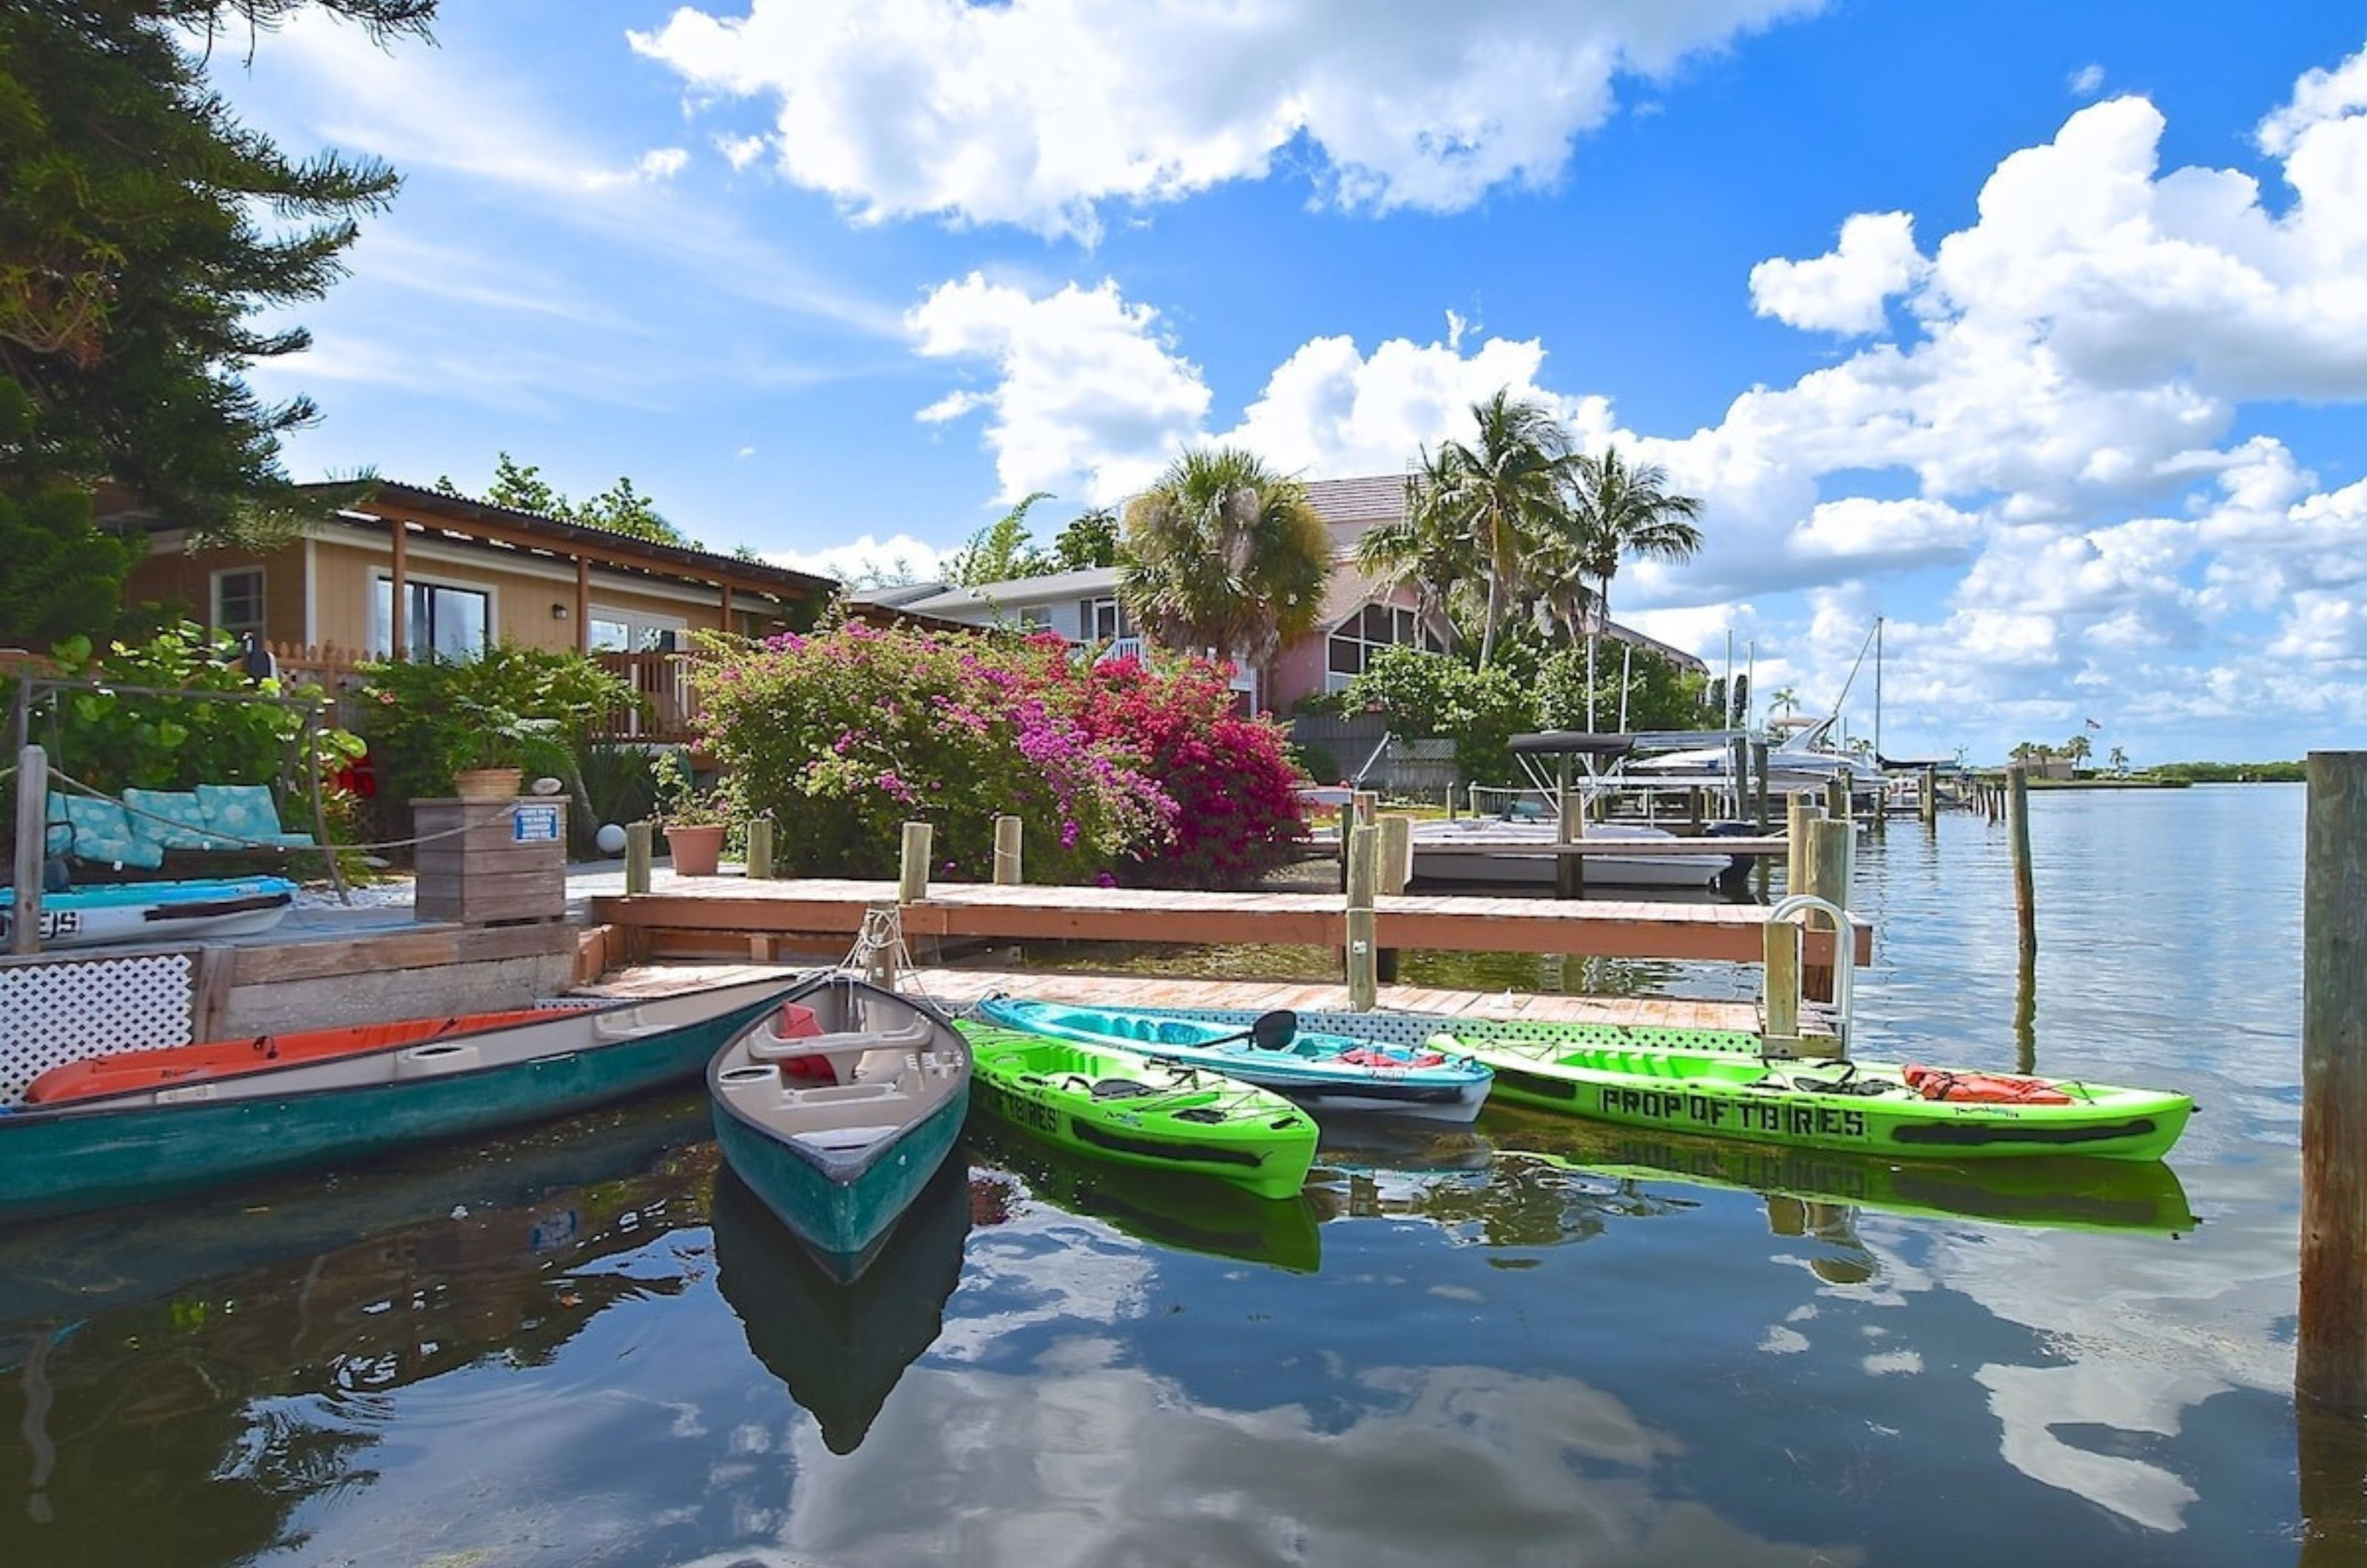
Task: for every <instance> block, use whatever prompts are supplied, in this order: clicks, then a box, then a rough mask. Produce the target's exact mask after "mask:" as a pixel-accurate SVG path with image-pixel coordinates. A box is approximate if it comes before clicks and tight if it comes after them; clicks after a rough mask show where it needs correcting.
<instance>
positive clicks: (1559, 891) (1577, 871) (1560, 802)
mask: <svg viewBox="0 0 2367 1568" xmlns="http://www.w3.org/2000/svg"><path fill="white" fill-rule="evenodd" d="M1554 804H1555V806H1556V807H1557V811H1556V814H1555V827H1554V842H1555V843H1556V844H1572V843H1576V842H1577V841H1578V840H1580V839H1582V838H1584V837H1586V797H1585V796H1584V795H1574V794H1572V793H1571V791H1570V787H1569V752H1567V751H1565V752H1563V753H1562V756H1561V777H1560V788H1558V789H1557V790H1556V791H1555V792H1554ZM1554 897H1557V898H1583V897H1586V857H1585V856H1584V855H1563V854H1557V855H1556V856H1554Z"/></svg>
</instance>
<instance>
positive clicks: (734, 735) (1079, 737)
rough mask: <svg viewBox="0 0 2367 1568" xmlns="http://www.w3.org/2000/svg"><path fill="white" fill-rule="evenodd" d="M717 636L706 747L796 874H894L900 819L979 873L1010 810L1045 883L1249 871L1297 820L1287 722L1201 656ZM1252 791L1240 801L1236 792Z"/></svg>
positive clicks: (992, 641) (862, 629) (940, 860)
mask: <svg viewBox="0 0 2367 1568" xmlns="http://www.w3.org/2000/svg"><path fill="white" fill-rule="evenodd" d="M708 653H709V654H710V656H711V658H710V660H709V661H708V662H707V663H705V664H703V665H701V666H700V667H699V669H698V671H697V674H696V675H695V677H694V678H695V679H696V681H697V684H698V689H699V694H700V696H701V698H702V700H703V711H704V715H705V720H706V724H707V727H708V736H707V746H708V750H710V751H712V753H713V754H714V756H715V758H716V760H717V761H719V763H720V764H721V766H722V768H723V771H724V774H725V780H726V782H725V786H724V787H725V788H726V789H727V790H728V791H729V792H730V794H731V795H732V797H733V800H734V804H735V805H736V806H737V807H738V808H739V809H740V810H741V811H742V812H745V813H748V814H752V815H753V814H757V813H764V814H769V815H770V816H771V817H772V818H773V819H774V822H775V835H774V851H775V853H776V856H777V857H778V859H779V861H780V863H781V864H782V865H783V866H784V867H785V868H786V869H788V870H790V871H793V872H798V873H804V874H824V875H838V876H886V875H889V874H893V872H894V871H895V869H896V862H897V857H898V854H899V848H900V840H901V834H900V829H901V825H902V824H903V823H904V822H906V821H908V820H926V821H929V822H931V823H933V824H934V826H935V829H936V837H935V840H934V847H935V852H936V860H937V863H936V864H935V865H934V866H932V867H931V868H930V869H931V871H932V873H933V874H942V875H946V876H953V877H964V876H968V877H983V876H985V875H986V874H989V872H990V871H991V865H992V856H993V840H994V818H996V817H997V816H999V815H1002V814H1003V813H1006V812H1007V813H1011V814H1013V815H1015V816H1016V817H1018V818H1019V819H1020V822H1021V846H1022V848H1021V855H1022V863H1023V864H1024V865H1025V868H1026V870H1027V872H1028V874H1029V875H1030V876H1031V877H1034V878H1035V879H1037V880H1041V881H1047V882H1069V883H1074V882H1087V881H1095V880H1107V879H1111V878H1114V877H1118V876H1123V877H1124V878H1126V879H1127V880H1130V881H1132V880H1141V881H1176V880H1187V879H1191V878H1195V877H1200V878H1216V879H1240V878H1243V877H1246V876H1254V875H1255V874H1256V873H1257V872H1258V871H1262V870H1263V869H1264V867H1265V866H1266V865H1268V864H1271V863H1273V860H1274V858H1276V857H1277V856H1278V854H1279V852H1280V846H1281V845H1282V844H1284V843H1286V842H1287V841H1288V840H1290V839H1291V838H1293V837H1296V836H1297V833H1298V831H1299V830H1300V820H1299V818H1298V814H1297V800H1296V797H1295V796H1293V795H1291V794H1290V792H1289V787H1288V785H1289V781H1290V773H1289V768H1288V764H1287V763H1286V762H1285V761H1283V756H1282V749H1281V742H1280V738H1279V736H1278V734H1276V733H1275V732H1274V730H1273V728H1272V727H1270V726H1264V725H1260V724H1257V723H1253V722H1252V721H1249V720H1243V719H1237V718H1234V717H1232V716H1230V715H1229V713H1227V712H1224V711H1222V710H1223V709H1224V701H1223V697H1224V693H1223V682H1221V680H1217V679H1215V677H1214V676H1213V674H1212V673H1211V672H1209V671H1206V669H1205V667H1202V668H1199V669H1196V670H1195V669H1193V668H1191V667H1185V668H1184V669H1182V670H1179V671H1176V672H1175V673H1173V674H1172V675H1170V674H1155V673H1152V672H1150V671H1144V670H1143V669H1142V668H1141V667H1140V666H1138V665H1135V664H1134V663H1133V662H1132V661H1130V660H1122V661H1117V662H1116V663H1113V664H1105V665H1102V666H1099V667H1093V666H1086V665H1082V664H1080V663H1078V662H1077V661H1076V660H1075V659H1074V658H1073V657H1072V656H1071V655H1070V650H1069V649H1068V646H1067V645H1066V644H1065V643H1064V642H1063V641H1062V640H1061V639H1060V638H1059V637H1056V636H1051V635H1048V634H1045V635H1038V636H1036V637H1028V638H1024V639H1013V638H1009V637H972V636H967V635H956V636H952V637H938V636H934V635H932V634H928V633H923V632H917V631H912V630H908V629H905V628H901V627H898V628H893V629H889V630H884V631H883V630H880V629H878V628H875V627H872V626H866V625H863V624H861V623H851V624H848V625H844V626H838V627H835V628H833V629H831V630H828V631H825V632H821V633H818V634H816V635H814V636H811V637H799V636H797V635H794V634H790V635H784V636H781V637H774V638H772V639H771V640H770V641H768V642H766V643H764V645H762V646H761V647H760V648H756V649H748V648H745V647H742V646H737V645H727V644H724V643H721V642H716V643H711V644H709V645H708ZM1212 689H1213V694H1212ZM1276 779H1279V780H1280V783H1279V784H1278V786H1277V784H1275V783H1274V780H1276ZM1244 781H1246V782H1244ZM1237 787H1238V788H1239V789H1240V791H1241V793H1243V795H1245V796H1246V798H1245V800H1244V801H1242V802H1240V803H1235V802H1231V801H1229V800H1228V799H1226V798H1225V797H1226V795H1228V792H1229V791H1231V790H1234V789H1236V788H1237ZM1276 795H1278V796H1279V800H1278V801H1277V800H1276V799H1275V798H1274V797H1275V796H1276Z"/></svg>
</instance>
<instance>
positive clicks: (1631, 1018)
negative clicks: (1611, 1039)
mask: <svg viewBox="0 0 2367 1568" xmlns="http://www.w3.org/2000/svg"><path fill="white" fill-rule="evenodd" d="M782 972H783V971H782V970H781V969H780V968H779V967H777V966H765V965H761V964H640V965H635V966H632V967H629V968H623V969H615V970H611V971H609V972H608V973H607V974H606V975H605V976H602V977H601V978H600V980H599V982H598V983H597V984H595V985H589V986H583V987H577V988H578V989H579V990H580V991H583V992H587V993H590V994H594V995H598V996H617V997H632V996H653V995H658V994H661V993H663V992H667V991H675V990H682V989H685V988H687V987H693V986H706V985H722V984H724V983H726V982H728V981H733V980H753V979H761V978H763V977H764V976H766V975H776V974H780V973H782ZM900 986H901V988H902V989H904V990H906V991H910V992H912V993H914V994H916V995H920V996H924V997H928V998H931V999H933V1000H934V1001H936V1002H938V1003H940V1004H941V1005H943V1006H946V1007H947V1008H953V1009H961V1008H967V1007H968V1006H969V1005H970V1004H971V1003H973V1002H977V1001H980V1000H982V999H984V998H987V997H991V996H993V995H995V994H996V993H998V992H1008V993H1011V994H1013V995H1015V996H1026V997H1035V998H1041V999H1042V1000H1045V1001H1053V1002H1065V1003H1068V1004H1070V1005H1071V1006H1075V1007H1162V1008H1229V1009H1238V1010H1241V1011H1244V1012H1265V1011H1269V1010H1273V1009H1275V1008H1289V1009H1291V1010H1294V1011H1297V1012H1345V1011H1347V1010H1348V988H1347V987H1344V986H1330V985H1298V984H1293V983H1289V982H1284V981H1274V980H1173V979H1162V978H1160V977H1158V976H1146V975H1074V974H1063V973H1055V972H1048V971H1041V970H1025V971H1018V972H1014V971H1009V970H999V969H963V968H945V967H940V968H931V969H908V970H906V971H905V972H904V975H903V976H902V979H901V982H900ZM1380 1007H1381V1010H1383V1011H1387V1012H1409V1013H1424V1014H1432V1015H1436V1016H1439V1017H1446V1018H1491V1019H1496V1018H1518V1019H1536V1020H1551V1021H1557V1022H1572V1023H1608V1024H1624V1025H1625V1026H1627V1027H1629V1028H1663V1029H1721V1030H1740V1031H1750V1030H1755V1029H1757V1028H1758V1027H1759V1008H1758V1004H1757V1003H1755V1002H1709V1001H1685V1000H1680V999H1675V998H1665V997H1568V996H1531V995H1527V994H1523V993H1517V992H1512V991H1450V990H1442V989H1439V988H1436V987H1428V986H1383V987H1381V988H1380Z"/></svg>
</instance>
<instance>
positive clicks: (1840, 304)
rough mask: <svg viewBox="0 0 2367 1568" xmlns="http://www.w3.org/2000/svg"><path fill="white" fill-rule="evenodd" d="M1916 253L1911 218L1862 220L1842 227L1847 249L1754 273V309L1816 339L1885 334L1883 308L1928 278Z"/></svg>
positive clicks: (1870, 215) (1865, 216)
mask: <svg viewBox="0 0 2367 1568" xmlns="http://www.w3.org/2000/svg"><path fill="white" fill-rule="evenodd" d="M1929 267H1930V264H1929V263H1928V262H1926V261H1925V260H1924V259H1923V257H1922V254H1920V252H1918V251H1917V250H1916V249H1915V220H1914V219H1913V218H1912V217H1910V216H1908V214H1906V213H1904V212H1861V213H1859V214H1858V215H1857V216H1856V217H1854V218H1852V219H1851V220H1849V221H1848V222H1846V223H1843V224H1842V225H1841V237H1840V244H1839V245H1838V246H1836V247H1835V248H1834V249H1833V250H1832V251H1830V252H1829V253H1828V254H1824V255H1821V256H1816V257H1812V258H1811V259H1809V260H1807V261H1785V260H1784V259H1783V258H1781V257H1777V258H1774V259H1772V260H1769V261H1763V262H1761V263H1760V264H1759V265H1757V266H1754V267H1752V268H1751V269H1750V303H1751V306H1752V308H1753V309H1755V310H1757V311H1758V312H1759V313H1760V314H1761V315H1762V316H1772V317H1774V318H1775V319H1776V320H1777V321H1784V322H1787V323H1789V324H1790V325H1792V326H1795V327H1804V328H1806V329H1808V330H1810V331H1812V332H1830V333H1851V334H1856V333H1874V332H1880V331H1881V330H1882V325H1883V321H1884V313H1883V302H1884V301H1885V300H1886V299H1889V298H1890V297H1891V296H1892V295H1894V294H1899V293H1903V292H1905V291H1906V289H1907V288H1908V287H1909V286H1911V285H1912V284H1913V283H1915V281H1916V280H1917V279H1918V278H1920V277H1921V276H1923V274H1924V273H1925V272H1926V271H1927V270H1929Z"/></svg>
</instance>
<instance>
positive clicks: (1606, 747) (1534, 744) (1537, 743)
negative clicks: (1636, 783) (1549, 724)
mask: <svg viewBox="0 0 2367 1568" xmlns="http://www.w3.org/2000/svg"><path fill="white" fill-rule="evenodd" d="M1635 749H1636V738H1635V737H1634V736H1632V735H1596V734H1593V733H1591V732H1590V731H1587V730H1583V729H1544V730H1538V731H1536V732H1535V733H1534V734H1529V735H1515V736H1513V737H1512V754H1513V755H1514V756H1517V757H1624V756H1625V755H1626V754H1627V753H1628V752H1630V751H1633V750H1635Z"/></svg>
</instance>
